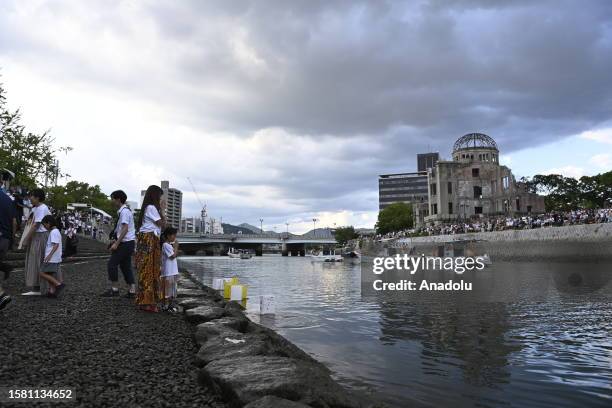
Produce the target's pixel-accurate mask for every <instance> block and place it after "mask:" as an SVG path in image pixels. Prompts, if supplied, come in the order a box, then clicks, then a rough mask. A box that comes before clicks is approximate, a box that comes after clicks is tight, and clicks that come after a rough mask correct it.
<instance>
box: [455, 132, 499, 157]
mask: <svg viewBox="0 0 612 408" xmlns="http://www.w3.org/2000/svg"><path fill="white" fill-rule="evenodd" d="M465 149H495V150H498V149H497V143H495V140H493V138H491V137H490V136H487V135H485V134H484V133H468V134H467V135H463V136H461V137H460V138H459V139H457V141H456V142H455V144H454V145H453V153H454V152H456V151H457V150H465Z"/></svg>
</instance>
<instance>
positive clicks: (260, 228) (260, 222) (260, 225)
mask: <svg viewBox="0 0 612 408" xmlns="http://www.w3.org/2000/svg"><path fill="white" fill-rule="evenodd" d="M259 230H260V231H261V233H262V234H263V218H260V219H259Z"/></svg>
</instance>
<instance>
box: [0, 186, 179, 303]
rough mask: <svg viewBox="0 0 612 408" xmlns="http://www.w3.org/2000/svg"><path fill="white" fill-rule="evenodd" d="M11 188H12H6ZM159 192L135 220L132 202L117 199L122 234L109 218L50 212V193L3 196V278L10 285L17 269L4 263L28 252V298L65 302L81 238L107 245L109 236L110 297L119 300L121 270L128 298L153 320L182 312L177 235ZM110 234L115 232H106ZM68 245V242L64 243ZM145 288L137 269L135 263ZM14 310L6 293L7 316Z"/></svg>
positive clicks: (120, 195)
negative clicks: (69, 268) (68, 263)
mask: <svg viewBox="0 0 612 408" xmlns="http://www.w3.org/2000/svg"><path fill="white" fill-rule="evenodd" d="M3 184H4V182H3ZM162 196H163V190H162V189H161V188H160V187H159V186H155V185H152V186H149V188H148V189H147V190H146V193H145V196H144V199H143V203H142V211H141V212H140V215H139V217H138V218H137V219H135V217H134V214H133V212H132V210H131V209H130V208H129V206H127V205H126V202H127V195H126V194H125V192H124V191H122V190H116V191H114V192H113V193H111V195H110V200H111V202H112V204H113V206H114V207H115V208H116V209H117V217H116V222H115V223H114V226H111V225H110V224H111V223H112V220H111V219H110V218H109V217H104V215H103V214H94V213H93V212H92V211H91V210H87V211H75V210H70V211H56V210H54V209H52V208H49V207H48V206H47V205H46V204H45V200H46V192H45V191H44V190H43V189H38V188H37V189H33V190H31V191H28V192H25V191H24V190H22V189H17V188H7V187H6V186H4V185H2V186H1V188H0V271H2V272H4V279H5V280H6V279H8V278H9V276H10V272H11V270H12V268H11V266H10V265H9V264H7V263H4V262H2V261H3V259H4V258H5V256H6V254H7V252H8V251H9V250H11V249H21V250H23V251H24V252H25V266H24V275H25V285H26V287H27V288H28V290H27V291H26V292H24V293H22V295H23V296H45V297H48V298H60V297H62V294H63V292H64V289H65V287H66V283H65V282H64V280H65V277H64V275H63V273H62V268H61V264H62V262H63V261H65V259H66V257H67V256H71V255H74V254H75V253H76V245H77V243H78V235H79V234H86V235H89V237H91V238H94V239H102V237H103V236H104V233H105V231H104V230H105V229H106V230H108V236H107V237H105V239H104V241H105V242H108V250H109V252H110V258H109V260H108V265H107V271H108V281H109V287H108V290H106V291H105V292H104V293H102V294H101V296H103V297H108V298H111V297H117V296H119V295H120V293H119V270H120V271H121V273H122V275H123V279H124V281H125V284H126V292H125V294H124V296H125V297H127V298H129V299H134V302H135V303H136V305H138V307H139V308H140V309H141V310H143V311H147V312H158V311H160V310H164V311H168V312H175V311H176V310H177V307H176V305H175V304H174V301H175V298H176V284H177V279H178V265H177V260H176V258H177V256H178V241H177V239H176V236H177V232H178V231H177V230H176V228H173V227H171V226H167V225H166V216H165V209H166V203H165V200H164V199H163V197H162ZM105 227H107V228H105ZM63 238H65V239H63ZM133 257H134V261H135V262H134V263H135V265H136V269H137V276H138V282H136V279H135V277H134V273H133V269H132V263H133V262H132V258H133ZM10 302H11V297H10V296H9V295H8V294H7V293H5V291H4V290H3V288H2V286H0V310H1V309H3V308H4V307H6V306H7V305H8V304H9V303H10Z"/></svg>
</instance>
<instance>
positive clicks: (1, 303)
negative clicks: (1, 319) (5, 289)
mask: <svg viewBox="0 0 612 408" xmlns="http://www.w3.org/2000/svg"><path fill="white" fill-rule="evenodd" d="M11 300H12V299H11V297H10V296H9V295H5V294H2V296H0V310H2V309H4V308H5V307H6V305H8V304H9V303H11Z"/></svg>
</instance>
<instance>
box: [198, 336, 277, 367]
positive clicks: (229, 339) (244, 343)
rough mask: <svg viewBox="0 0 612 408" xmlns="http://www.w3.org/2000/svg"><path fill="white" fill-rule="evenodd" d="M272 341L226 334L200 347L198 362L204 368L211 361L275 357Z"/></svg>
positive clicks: (211, 338)
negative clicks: (249, 357)
mask: <svg viewBox="0 0 612 408" xmlns="http://www.w3.org/2000/svg"><path fill="white" fill-rule="evenodd" d="M274 352H275V350H274V347H273V345H272V344H271V343H270V339H269V338H268V337H267V336H265V335H262V334H244V333H240V332H227V331H226V332H225V333H224V334H223V335H216V336H211V337H209V338H208V339H207V340H206V341H205V342H204V343H203V344H202V347H200V350H199V351H198V354H197V355H196V362H197V364H198V365H199V366H204V365H206V364H208V363H210V362H211V361H215V360H222V359H228V358H234V357H245V356H258V355H274V354H275V353H274Z"/></svg>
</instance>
